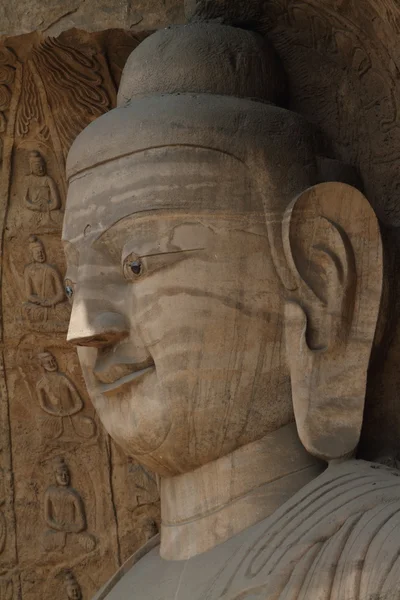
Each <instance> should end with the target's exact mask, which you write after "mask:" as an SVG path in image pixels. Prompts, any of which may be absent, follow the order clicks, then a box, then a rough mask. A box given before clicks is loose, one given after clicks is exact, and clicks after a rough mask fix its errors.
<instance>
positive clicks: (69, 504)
mask: <svg viewBox="0 0 400 600" xmlns="http://www.w3.org/2000/svg"><path fill="white" fill-rule="evenodd" d="M54 475H55V485H51V486H50V487H48V488H47V490H46V493H45V496H44V518H45V521H46V525H47V526H48V528H49V529H48V530H47V531H46V532H45V534H44V536H43V547H44V548H45V550H47V551H54V550H63V549H64V547H65V545H66V543H67V538H68V537H69V536H74V535H75V536H76V539H77V541H78V543H79V544H80V545H81V546H82V547H83V548H84V549H85V550H86V551H87V552H90V551H91V550H93V549H94V547H95V546H96V540H95V538H94V537H93V536H92V535H91V534H89V533H88V532H87V531H86V529H87V523H86V514H85V507H84V505H83V501H82V498H81V496H80V495H79V493H78V492H77V491H76V490H74V489H73V488H72V487H71V485H70V483H71V482H70V473H69V469H68V466H67V464H66V463H65V461H64V459H62V458H60V459H58V460H57V463H56V465H55V469H54Z"/></svg>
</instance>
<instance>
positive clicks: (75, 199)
mask: <svg viewBox="0 0 400 600" xmlns="http://www.w3.org/2000/svg"><path fill="white" fill-rule="evenodd" d="M285 93H286V92H285V79H284V75H283V69H282V66H281V64H280V62H279V59H278V58H277V57H276V55H275V53H274V51H273V50H272V49H271V47H270V46H269V45H268V43H267V42H266V40H265V39H263V38H262V37H261V36H260V35H258V34H255V33H252V32H250V31H246V30H242V29H239V28H234V27H231V26H228V25H223V24H221V23H217V22H209V23H207V22H201V21H196V22H194V23H193V24H190V25H186V26H182V27H171V28H168V29H166V30H163V31H159V32H157V33H155V34H154V35H152V36H150V37H149V38H147V39H146V40H145V41H144V42H143V43H142V44H141V45H140V46H139V47H138V48H137V49H136V50H135V51H134V52H133V53H132V55H131V56H130V58H129V59H128V62H127V65H126V67H125V70H124V73H123V77H122V82H121V88H120V90H119V97H118V107H117V108H116V109H115V110H112V111H111V112H109V113H108V114H106V115H105V116H103V117H101V118H100V119H98V120H97V121H95V122H93V123H92V124H90V125H89V126H88V127H87V128H86V130H85V131H84V132H83V133H81V135H80V136H79V137H78V138H77V140H76V141H75V143H74V145H73V147H72V149H71V151H70V154H69V158H68V165H67V170H68V179H69V192H68V199H67V206H66V214H65V222H64V231H63V238H64V242H65V249H66V256H67V262H68V272H67V276H66V277H67V282H68V295H69V296H70V297H71V301H72V313H71V321H70V327H69V332H68V339H69V341H70V342H71V343H73V344H75V345H76V346H77V349H78V354H79V359H80V362H81V365H82V369H83V373H84V377H85V381H86V385H87V388H88V392H89V394H90V396H91V399H92V401H93V404H94V406H95V408H96V410H97V412H98V414H99V417H100V419H101V421H102V423H103V425H104V427H105V428H106V429H107V431H108V432H109V434H110V435H111V436H112V437H113V438H114V440H115V441H116V442H117V443H118V444H120V446H122V448H124V449H125V451H126V452H127V453H128V454H129V455H130V456H133V457H135V458H136V459H137V460H138V461H139V462H141V463H142V464H143V465H145V466H146V467H148V468H149V469H152V470H153V471H155V472H156V473H157V474H158V475H159V477H160V493H161V510H162V525H161V538H160V545H158V543H159V541H158V538H152V539H151V540H150V541H149V542H148V544H147V546H145V548H144V549H142V550H141V551H139V553H137V554H136V555H135V556H134V557H132V560H131V561H130V562H129V563H128V564H127V565H125V566H124V567H123V568H122V570H121V571H120V572H119V573H118V574H117V575H116V576H115V578H114V579H113V580H112V581H111V582H110V583H109V584H108V585H106V586H105V588H104V589H103V590H102V591H100V592H99V594H98V596H97V598H98V600H100V599H101V598H107V599H108V600H116V599H118V600H121V599H124V600H127V599H133V598H135V599H137V598H140V599H149V600H153V599H154V600H155V599H157V598H163V599H165V600H173V599H174V600H187V599H188V598H191V599H193V600H200V599H202V600H203V599H208V600H211V599H217V598H218V599H219V598H221V599H222V598H223V599H224V600H234V599H235V600H239V599H240V600H244V599H250V598H251V599H252V600H256V599H257V600H278V599H279V600H305V599H307V600H311V599H312V600H361V599H362V600H366V599H367V598H368V599H372V598H373V599H374V600H380V599H383V598H385V599H386V598H395V597H397V596H396V594H398V593H400V575H399V569H398V563H399V560H400V559H399V555H400V535H399V529H398V528H400V512H399V511H400V479H399V478H398V475H399V474H400V473H399V472H397V470H393V469H390V468H388V467H385V466H382V465H378V464H374V463H369V462H365V461H361V460H356V459H355V458H354V456H355V450H356V448H357V444H358V441H359V436H360V430H361V424H362V418H363V409H364V398H365V389H366V379H367V369H368V365H369V361H370V354H371V349H372V347H373V344H374V339H375V331H376V326H377V322H378V320H379V319H381V318H382V315H381V314H380V298H381V291H382V278H383V258H382V244H381V237H380V232H379V225H378V222H377V219H376V217H375V215H374V212H373V210H372V208H371V207H370V205H369V203H368V201H367V199H366V198H365V197H364V196H363V195H362V194H361V192H360V191H359V190H358V189H357V188H356V187H355V186H354V185H352V184H356V178H355V176H354V174H353V172H352V170H351V169H350V168H348V167H346V166H345V165H341V164H339V163H338V162H337V161H334V160H332V159H331V158H330V157H329V156H327V155H326V153H325V150H324V148H322V147H321V142H320V137H319V136H318V135H317V134H316V132H315V131H314V130H313V129H312V127H311V126H310V125H309V124H308V123H307V122H306V121H305V120H304V119H303V118H302V117H301V116H300V115H298V114H295V113H293V112H290V111H288V110H285V109H283V108H280V106H279V105H280V104H281V103H282V101H283V99H284V98H285ZM327 464H328V465H329V466H328V467H327Z"/></svg>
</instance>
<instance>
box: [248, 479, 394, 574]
mask: <svg viewBox="0 0 400 600" xmlns="http://www.w3.org/2000/svg"><path fill="white" fill-rule="evenodd" d="M348 475H349V481H344V482H343V484H341V485H340V486H337V487H336V486H334V489H332V488H331V489H329V490H327V491H325V492H323V493H322V494H320V495H319V496H318V497H317V498H314V499H313V498H311V499H310V501H309V503H308V505H306V506H304V505H303V504H302V502H300V503H299V504H298V505H296V507H294V508H297V509H298V510H297V514H295V515H294V516H292V517H291V520H290V522H289V525H291V531H290V529H289V532H288V534H287V535H285V537H284V539H287V537H288V535H292V534H293V532H294V531H295V530H296V529H297V528H298V527H299V526H300V525H302V524H303V523H304V522H305V521H306V520H307V519H309V518H310V517H311V515H312V513H311V514H310V513H307V514H305V510H306V509H308V508H310V507H311V509H314V510H313V511H312V512H314V513H316V512H317V510H320V509H321V508H323V506H324V504H326V500H323V499H324V497H326V495H327V494H328V493H331V492H335V497H336V496H337V495H338V494H339V490H340V488H342V487H343V486H344V485H346V484H347V483H354V474H353V475H352V474H348ZM343 477H345V476H341V477H340V478H343ZM371 477H372V475H371V476H369V475H365V476H362V477H358V478H357V480H360V479H367V480H368V479H371ZM336 481H337V480H334V481H330V482H327V484H328V483H336ZM368 483H370V482H368V481H367V482H363V483H361V484H360V485H358V486H352V491H353V490H355V489H357V488H360V487H363V486H365V485H367V484H368ZM371 483H372V482H371ZM397 486H399V483H398V482H396V484H389V485H386V486H382V487H381V489H387V488H390V487H397ZM315 491H316V490H312V492H311V494H310V495H311V496H312V494H313V493H315ZM317 491H319V490H317ZM368 491H373V490H370V489H369V488H368V489H367V490H366V491H364V492H363V493H361V494H359V495H358V496H354V497H352V498H351V499H349V500H348V501H346V502H344V503H343V504H341V505H340V506H338V507H337V509H339V508H342V507H344V506H346V504H348V503H349V502H353V501H354V500H355V499H357V498H361V497H362V496H364V495H365V493H366V492H368ZM321 499H322V500H323V501H322V502H320V503H319V506H318V507H317V508H316V509H315V507H314V503H315V502H316V501H317V500H319V501H320V500H321ZM330 500H331V499H329V501H330ZM289 514H290V510H289V511H288V513H287V514H286V515H285V519H286V520H287V519H288V518H289ZM299 514H300V515H301V517H302V518H301V519H300V521H296V522H295V520H296V518H297V516H298V515H299ZM281 520H282V518H280V519H279V520H278V522H276V523H274V527H275V528H276V532H275V534H274V535H273V537H272V539H270V540H269V541H268V544H264V545H263V547H262V548H260V550H259V551H258V552H257V555H256V556H255V557H254V558H253V561H252V562H253V563H254V561H255V560H256V559H257V557H258V556H259V555H260V553H261V552H263V551H264V550H265V549H266V548H267V546H268V548H269V553H268V555H267V558H266V559H265V560H264V561H263V563H262V565H261V566H260V567H259V568H258V569H257V570H255V571H253V570H252V569H251V565H249V567H248V569H247V572H246V574H247V575H248V576H250V577H251V576H256V575H257V574H258V573H259V572H260V571H261V570H262V569H264V568H265V565H266V564H267V563H268V562H269V561H270V559H271V555H272V554H274V555H275V556H277V550H278V549H279V547H280V546H281V545H282V544H283V535H284V534H283V532H284V528H286V527H287V525H285V526H284V528H282V526H280V523H281ZM322 520H323V516H321V518H320V519H319V520H318V521H316V522H315V523H314V524H313V525H314V526H315V525H317V524H318V523H320V522H321V521H322ZM267 532H268V530H267V531H266V532H264V534H263V536H262V537H265V534H266V533H267ZM277 535H280V536H281V537H282V540H281V541H280V542H279V543H278V545H277V546H276V547H274V548H273V547H272V541H273V540H274V539H275V538H276V536H277ZM298 540H299V538H297V539H295V540H294V542H293V543H296V542H297V541H298ZM260 541H261V540H260ZM282 556H283V555H282ZM282 556H279V558H276V562H277V561H278V560H281V558H282Z"/></svg>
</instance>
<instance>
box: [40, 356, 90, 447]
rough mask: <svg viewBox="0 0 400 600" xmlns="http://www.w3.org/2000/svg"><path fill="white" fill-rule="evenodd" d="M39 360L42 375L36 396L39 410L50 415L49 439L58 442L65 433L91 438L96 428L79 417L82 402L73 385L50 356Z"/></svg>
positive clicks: (47, 427)
mask: <svg viewBox="0 0 400 600" xmlns="http://www.w3.org/2000/svg"><path fill="white" fill-rule="evenodd" d="M38 358H39V360H40V363H41V365H42V367H43V370H44V373H43V376H42V377H41V378H40V379H39V381H38V382H37V384H36V393H37V396H38V399H39V404H40V407H41V409H42V410H43V411H44V412H45V413H47V415H49V418H48V419H46V421H45V428H46V433H47V435H48V437H51V438H58V437H60V436H61V435H63V434H64V433H65V430H66V429H67V430H68V429H71V430H72V433H73V434H75V435H76V436H78V437H80V438H90V437H92V436H93V435H94V434H95V432H96V426H95V424H94V422H93V419H91V418H90V417H87V416H83V415H79V414H78V413H79V412H80V411H81V410H82V409H83V400H82V398H81V397H80V395H79V392H78V390H77V389H76V386H75V384H74V383H72V381H70V379H69V378H68V377H67V376H66V375H64V373H60V371H59V370H58V364H57V361H56V359H55V358H54V356H53V355H52V354H51V353H50V352H41V353H40V354H39V355H38Z"/></svg>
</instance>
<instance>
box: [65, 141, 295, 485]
mask: <svg viewBox="0 0 400 600" xmlns="http://www.w3.org/2000/svg"><path fill="white" fill-rule="evenodd" d="M179 152H181V150H176V151H175V150H169V151H167V150H165V153H166V156H163V157H160V156H157V159H158V160H157V161H154V164H153V163H152V161H151V160H150V159H149V157H148V156H147V158H146V160H147V162H146V160H145V163H146V164H140V163H139V164H138V163H136V164H133V165H132V163H130V164H129V165H128V164H126V165H125V164H124V161H125V159H123V160H121V161H120V163H119V166H118V165H112V166H110V167H109V172H108V171H107V167H104V166H103V167H102V168H101V169H102V171H98V170H94V171H93V174H92V176H91V175H88V176H87V177H85V178H83V179H81V178H79V179H78V180H77V181H76V184H75V185H74V184H71V186H70V192H69V199H68V203H67V210H66V219H65V225H64V240H65V246H66V254H67V262H68V271H67V276H66V277H67V279H68V284H69V285H71V284H72V285H73V288H74V294H73V308H72V314H71V322H70V328H69V333H68V339H69V340H70V341H71V342H73V343H75V344H76V345H77V346H78V355H79V359H80V362H81V365H82V368H83V373H84V377H85V381H86V385H87V388H88V391H89V394H90V396H91V399H92V401H93V403H94V405H95V407H96V409H97V411H98V414H99V416H100V418H101V420H102V422H103V424H104V426H105V428H106V429H107V430H108V432H109V433H110V435H111V436H112V437H113V438H114V440H115V441H116V442H117V443H119V444H120V445H121V446H122V447H123V448H124V450H125V451H126V452H127V453H128V454H129V455H131V456H134V457H136V458H137V459H138V460H139V461H140V462H141V463H143V464H145V465H146V466H148V467H149V468H151V469H153V470H154V471H156V472H158V473H159V474H161V475H165V476H167V475H174V474H178V473H183V472H186V471H189V470H192V469H194V468H197V467H199V466H201V465H203V464H205V463H207V462H209V461H212V460H215V459H217V458H219V457H220V456H223V455H225V454H227V453H229V452H231V451H232V450H234V449H236V448H237V447H240V446H241V445H244V444H246V443H249V442H251V441H254V440H256V439H259V438H261V437H262V436H264V435H265V434H266V433H268V432H270V431H272V430H276V429H278V428H280V427H281V426H283V425H285V424H286V423H288V422H289V421H290V420H291V419H292V407H291V401H290V385H289V374H288V372H287V369H286V368H285V360H284V344H283V339H282V336H283V331H282V329H283V328H282V304H283V303H282V301H281V285H280V282H279V279H278V276H277V274H276V272H275V268H274V265H273V261H272V258H271V254H270V250H269V244H268V239H267V229H266V224H265V215H264V211H263V209H262V205H261V200H260V198H259V196H258V194H257V193H255V192H254V190H253V188H252V185H251V181H250V179H249V175H248V173H246V172H245V171H244V169H243V168H241V165H234V167H235V168H233V166H232V164H231V162H232V160H233V159H231V158H230V157H229V159H228V158H227V157H224V158H223V159H220V162H221V164H220V165H218V164H216V165H215V164H214V166H213V169H212V170H210V168H209V165H208V166H207V168H205V166H204V163H205V162H206V160H205V159H206V157H205V156H200V157H197V158H198V159H200V158H203V159H204V160H203V162H201V161H200V160H198V161H196V160H193V156H191V160H192V164H190V160H189V159H187V160H186V164H185V172H184V173H182V172H181V173H180V174H179V172H177V170H176V169H175V168H174V166H173V165H172V166H171V162H172V163H174V161H175V162H178V158H179V157H178V156H177V154H176V153H179ZM192 152H193V151H192ZM165 158H169V161H167V160H165ZM211 158H212V161H213V162H214V163H215V162H217V163H218V160H217V159H216V158H215V157H211ZM129 160H130V161H132V160H133V159H132V158H130V159H129ZM135 160H136V161H139V160H140V159H139V158H135ZM210 161H211V159H210ZM228 167H229V168H228ZM121 182H123V183H122V185H121ZM82 186H84V187H82ZM86 198H87V200H86ZM75 203H76V204H75ZM224 204H225V207H226V209H225V208H224ZM78 206H80V209H78V208H77V207H78ZM141 206H144V207H145V210H144V211H142V210H140V207H141ZM217 206H218V207H219V210H217V209H216V207H217Z"/></svg>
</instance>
